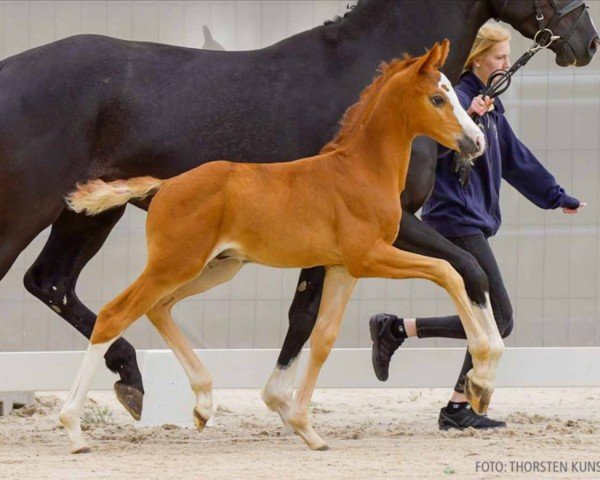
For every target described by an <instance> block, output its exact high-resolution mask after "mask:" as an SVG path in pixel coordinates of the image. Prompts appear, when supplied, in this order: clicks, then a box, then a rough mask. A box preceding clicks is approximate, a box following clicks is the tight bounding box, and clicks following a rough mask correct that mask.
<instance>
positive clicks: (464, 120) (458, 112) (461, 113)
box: [438, 72, 485, 157]
mask: <svg viewBox="0 0 600 480" xmlns="http://www.w3.org/2000/svg"><path fill="white" fill-rule="evenodd" d="M438 87H440V88H441V89H442V90H444V92H446V96H447V97H448V100H450V104H451V105H452V107H453V108H454V115H455V116H456V119H457V120H458V123H460V125H461V126H462V128H463V132H464V134H465V135H466V136H467V137H469V138H470V139H471V140H473V142H475V143H476V145H479V151H478V152H477V153H476V154H475V155H474V156H475V157H478V156H479V155H481V154H482V153H483V151H484V150H485V136H484V135H483V133H482V132H481V130H480V129H479V128H478V127H477V125H475V122H474V121H473V120H472V119H471V117H469V115H467V112H466V111H465V109H464V108H463V107H462V105H461V104H460V102H459V100H458V96H457V95H456V92H455V91H454V88H453V87H452V84H451V83H450V80H448V78H447V77H446V75H444V74H443V73H441V72H440V81H439V82H438Z"/></svg>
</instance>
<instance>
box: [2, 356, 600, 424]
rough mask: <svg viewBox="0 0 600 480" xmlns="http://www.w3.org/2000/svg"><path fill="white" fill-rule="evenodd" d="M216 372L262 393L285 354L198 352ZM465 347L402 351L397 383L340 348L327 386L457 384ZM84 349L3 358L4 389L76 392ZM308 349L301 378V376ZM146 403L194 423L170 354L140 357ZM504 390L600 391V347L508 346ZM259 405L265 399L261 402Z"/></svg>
mask: <svg viewBox="0 0 600 480" xmlns="http://www.w3.org/2000/svg"><path fill="white" fill-rule="evenodd" d="M196 353H197V354H198V355H199V356H200V358H201V359H202V362H203V363H204V364H205V365H206V367H207V368H208V370H209V371H210V372H211V374H212V376H213V380H214V388H261V387H262V386H264V384H265V383H266V381H267V379H268V377H269V375H270V374H271V372H272V370H273V367H274V366H275V362H276V359H277V355H278V354H279V350H275V349H268V350H267V349H247V350H231V349H228V350H197V351H196ZM463 355H464V350H463V349H460V348H418V349H401V350H399V351H398V352H397V353H396V355H395V356H394V358H393V361H392V365H391V367H390V378H389V380H388V381H387V382H385V383H382V382H379V381H378V380H377V379H376V378H375V375H374V374H373V371H372V368H371V358H370V357H371V351H370V349H365V348H352V349H334V350H333V351H332V353H331V355H330V357H329V359H328V361H327V363H326V364H325V366H324V368H323V370H322V373H321V375H320V378H319V384H318V386H319V387H321V388H374V387H386V388H399V387H412V388H417V387H448V388H450V387H452V385H453V384H454V381H455V377H456V375H457V372H458V370H459V368H460V365H461V364H462V361H463ZM82 357H83V352H16V353H0V392H28V391H53V390H54V391H60V390H68V389H69V388H70V386H71V383H72V381H73V379H74V378H75V374H76V372H77V369H78V367H79V364H80V362H81V359H82ZM307 358H308V355H307V352H303V354H302V360H301V364H300V365H299V369H298V375H297V380H298V379H299V378H300V377H301V372H302V371H303V367H304V362H305V361H306V359H307ZM138 361H139V364H140V368H141V370H142V374H143V377H144V382H145V389H146V398H145V401H144V414H143V418H142V422H141V424H142V425H157V424H162V423H173V424H179V425H185V426H191V425H192V421H191V420H192V417H191V411H192V406H193V404H194V400H193V396H192V393H191V391H190V388H189V385H188V381H187V378H186V377H185V374H184V372H183V370H182V368H181V367H180V365H179V364H178V362H177V360H176V359H175V357H174V356H173V354H172V353H171V351H169V350H144V351H139V352H138ZM116 380H117V376H116V375H114V374H112V373H110V372H109V371H108V370H107V369H105V368H102V369H100V371H99V372H98V374H97V375H96V378H95V379H94V382H93V384H92V389H96V390H107V389H111V388H112V385H113V383H114V382H115V381H116ZM497 386H498V387H586V386H600V347H581V348H508V349H507V350H506V352H505V353H504V356H503V357H502V360H501V362H500V367H499V370H498V376H497ZM257 401H260V400H259V399H258V397H257Z"/></svg>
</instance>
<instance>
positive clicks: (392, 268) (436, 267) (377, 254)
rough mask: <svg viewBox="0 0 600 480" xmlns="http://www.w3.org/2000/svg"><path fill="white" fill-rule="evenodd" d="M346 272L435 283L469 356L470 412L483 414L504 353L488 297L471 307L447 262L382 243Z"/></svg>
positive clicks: (465, 293)
mask: <svg viewBox="0 0 600 480" xmlns="http://www.w3.org/2000/svg"><path fill="white" fill-rule="evenodd" d="M350 271H351V272H352V274H353V275H355V276H356V277H381V278H397V279H401V278H423V279H427V280H431V281H433V282H435V283H437V284H438V285H440V286H441V287H442V288H444V289H445V290H446V291H447V292H448V293H449V294H450V296H451V297H452V300H453V301H454V304H455V305H456V309H457V310H458V314H459V316H460V319H461V321H462V323H463V327H464V329H465V333H466V336H467V341H468V344H469V351H470V352H471V355H472V356H473V370H471V371H470V372H468V373H467V386H466V387H467V388H466V390H465V393H466V395H467V397H468V398H469V401H470V402H471V405H472V407H473V409H474V410H475V411H476V412H477V413H485V412H486V410H487V407H488V405H489V402H490V399H491V395H492V393H493V391H494V379H495V376H496V365H497V363H498V360H499V359H500V356H501V355H502V351H503V350H504V343H503V342H502V338H501V337H500V334H499V332H498V327H497V326H496V324H495V323H494V322H493V316H492V314H491V307H490V301H489V297H487V298H486V304H485V305H484V306H481V307H478V306H475V305H473V304H472V303H471V301H470V299H469V297H468V295H467V292H466V291H465V285H464V282H463V280H462V277H461V276H460V275H459V274H458V273H457V272H456V270H454V268H452V266H451V265H450V264H449V263H448V262H446V261H445V260H440V259H437V258H431V257H425V256H423V255H418V254H415V253H410V252H405V251H402V250H398V249H397V248H395V247H393V246H391V245H388V244H385V243H384V242H380V243H378V244H376V245H375V246H374V247H373V248H372V249H370V250H369V251H368V252H367V254H366V257H365V259H364V261H363V263H362V264H361V265H355V266H353V267H352V269H351V270H350ZM490 318H491V319H492V320H490Z"/></svg>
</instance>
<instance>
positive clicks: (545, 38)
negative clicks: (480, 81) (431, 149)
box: [452, 0, 589, 187]
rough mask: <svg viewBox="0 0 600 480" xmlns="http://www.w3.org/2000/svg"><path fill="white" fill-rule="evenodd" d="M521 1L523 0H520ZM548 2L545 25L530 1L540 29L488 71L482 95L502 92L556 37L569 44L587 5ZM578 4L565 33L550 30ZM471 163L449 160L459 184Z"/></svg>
mask: <svg viewBox="0 0 600 480" xmlns="http://www.w3.org/2000/svg"><path fill="white" fill-rule="evenodd" d="M519 1H522V0H519ZM508 2H509V0H504V3H503V4H502V9H501V10H500V15H498V17H496V20H498V21H500V20H502V16H503V15H504V11H505V10H506V6H507V5H508ZM548 3H549V4H550V5H551V6H552V8H553V10H554V16H553V17H552V18H551V19H550V22H548V25H544V20H545V17H544V13H543V12H542V7H541V5H540V0H533V5H534V8H535V19H536V20H537V22H538V28H539V30H538V31H537V32H536V34H535V35H534V36H533V45H532V46H531V47H530V48H529V49H528V50H527V51H526V52H525V53H524V54H523V55H521V56H520V57H519V59H518V60H517V61H516V62H515V63H514V64H513V65H512V66H511V67H510V68H509V69H508V70H503V69H500V70H496V71H495V72H492V73H491V74H490V77H489V79H488V83H487V86H486V88H485V89H484V90H483V91H482V92H481V95H483V96H484V97H486V96H487V97H490V98H495V97H497V96H498V95H500V94H502V93H504V92H505V91H506V90H507V89H508V87H509V86H510V83H511V77H512V76H513V75H514V74H515V73H516V72H517V71H518V70H519V69H520V68H521V67H523V66H524V65H525V64H526V63H527V62H528V61H529V60H531V58H532V57H533V56H534V55H535V54H536V53H537V52H539V51H540V50H542V49H545V48H548V47H550V45H552V43H553V42H555V41H556V40H558V39H561V38H562V39H563V40H564V41H565V42H566V43H567V44H569V38H570V36H571V35H572V33H573V31H574V30H575V28H576V27H577V25H579V22H581V19H582V18H583V15H584V14H585V11H586V9H587V8H589V7H587V6H586V5H585V3H584V1H583V0H573V1H571V2H570V3H568V4H567V5H565V6H564V7H563V8H561V9H558V8H557V7H556V3H554V0H548ZM579 7H583V8H582V9H581V13H580V14H579V17H577V20H575V22H574V23H573V25H572V26H571V28H570V29H569V31H568V32H567V33H566V34H564V35H563V34H558V35H554V32H553V30H554V29H555V28H556V26H557V25H558V23H559V22H560V20H561V19H562V18H563V17H565V16H567V15H568V14H569V13H571V12H574V11H575V10H577V9H578V8H579ZM471 118H472V119H473V120H474V121H476V120H477V114H473V115H471ZM472 166H473V163H472V160H471V159H470V158H466V157H462V156H461V155H454V159H453V161H452V171H453V172H454V173H457V174H458V180H459V182H460V184H461V185H462V186H463V187H464V186H465V185H466V184H467V183H469V174H470V172H471V168H472Z"/></svg>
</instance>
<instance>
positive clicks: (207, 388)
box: [146, 258, 242, 430]
mask: <svg viewBox="0 0 600 480" xmlns="http://www.w3.org/2000/svg"><path fill="white" fill-rule="evenodd" d="M240 268H242V262H241V261H239V260H237V259H235V258H227V259H223V260H213V261H212V262H210V263H209V264H208V265H207V266H206V267H205V268H204V270H203V271H202V273H201V274H200V275H199V276H198V277H196V278H195V279H193V280H192V281H190V282H189V283H187V284H185V285H183V286H181V287H179V288H178V289H177V290H176V291H175V292H173V293H171V294H170V295H167V296H166V297H165V298H163V299H162V300H161V301H159V302H158V303H157V304H156V305H155V306H154V307H153V308H152V309H151V310H150V311H149V312H148V313H147V314H146V315H147V316H148V318H149V319H150V321H151V322H152V323H153V324H154V326H155V327H156V329H157V330H158V332H159V333H160V334H161V336H162V337H163V338H164V339H165V342H167V345H169V347H170V348H171V350H173V353H174V354H175V356H176V357H177V359H178V360H179V363H181V366H182V367H183V369H184V371H185V373H186V375H187V377H188V379H189V381H190V386H191V387H192V390H193V391H194V394H195V395H196V405H195V407H194V412H193V414H194V423H195V425H196V428H197V429H198V430H202V429H203V428H204V426H205V425H206V422H207V421H208V419H209V418H210V414H211V410H212V378H211V376H210V373H209V372H208V370H206V368H205V367H204V365H203V364H202V362H201V361H200V360H199V359H198V356H197V355H196V354H195V353H194V351H193V350H192V348H191V346H190V345H189V343H188V341H187V339H186V338H185V336H184V335H183V334H182V332H181V330H180V329H179V328H178V327H177V325H176V324H175V322H173V317H172V316H171V309H172V308H173V306H174V305H175V304H176V303H177V302H179V301H180V300H183V299H184V298H186V297H189V296H191V295H196V294H198V293H202V292H205V291H206V290H209V289H210V288H213V287H216V286H217V285H220V284H222V283H225V282H227V281H228V280H230V279H231V278H233V277H234V276H235V274H236V273H237V272H239V270H240Z"/></svg>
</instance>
